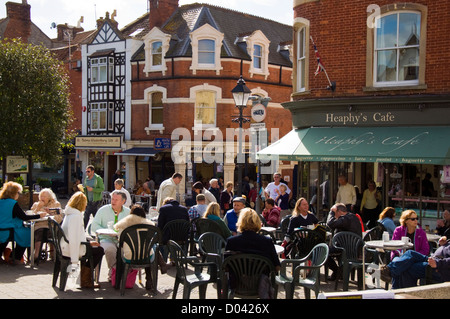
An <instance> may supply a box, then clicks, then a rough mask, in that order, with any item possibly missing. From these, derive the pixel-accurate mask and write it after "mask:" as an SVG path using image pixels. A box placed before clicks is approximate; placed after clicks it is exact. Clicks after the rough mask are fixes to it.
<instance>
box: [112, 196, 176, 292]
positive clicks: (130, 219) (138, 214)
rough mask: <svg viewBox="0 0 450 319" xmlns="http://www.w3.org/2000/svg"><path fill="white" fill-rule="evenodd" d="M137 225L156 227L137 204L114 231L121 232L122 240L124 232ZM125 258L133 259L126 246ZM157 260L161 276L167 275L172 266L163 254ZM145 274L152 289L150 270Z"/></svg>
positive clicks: (148, 286)
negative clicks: (166, 261) (165, 260)
mask: <svg viewBox="0 0 450 319" xmlns="http://www.w3.org/2000/svg"><path fill="white" fill-rule="evenodd" d="M137 224H147V225H152V226H155V223H154V222H152V221H151V220H148V219H147V218H146V213H145V209H144V208H143V207H142V206H141V205H136V204H135V205H133V206H132V207H131V211H130V214H129V215H128V216H126V217H124V218H123V219H122V220H120V221H118V222H117V223H116V224H115V225H114V229H115V230H116V231H118V232H119V238H120V234H121V233H122V231H123V230H124V229H126V228H127V227H130V226H133V225H137ZM124 256H125V258H127V259H130V258H131V250H130V248H129V247H128V246H127V245H126V246H124ZM156 258H157V260H156V261H157V262H158V266H159V268H160V270H161V274H165V273H166V272H167V269H169V267H170V264H166V263H165V262H164V259H163V258H162V255H161V252H160V253H159V255H158V256H157V257H156ZM145 274H146V277H147V282H146V288H147V289H152V287H151V282H152V281H151V280H150V278H151V277H150V276H151V272H150V268H148V269H147V268H146V269H145Z"/></svg>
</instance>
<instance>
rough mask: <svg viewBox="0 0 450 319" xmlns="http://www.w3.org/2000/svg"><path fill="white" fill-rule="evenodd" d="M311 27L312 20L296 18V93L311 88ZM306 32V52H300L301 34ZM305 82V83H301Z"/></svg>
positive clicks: (304, 40)
mask: <svg viewBox="0 0 450 319" xmlns="http://www.w3.org/2000/svg"><path fill="white" fill-rule="evenodd" d="M309 29H310V22H309V20H307V19H305V18H300V17H297V18H295V19H294V47H295V49H294V50H293V51H294V58H293V60H294V61H295V63H293V66H294V76H293V77H292V79H293V81H292V85H293V91H294V94H295V93H304V92H308V90H309V55H310V50H309V48H310V43H309ZM301 32H304V36H303V49H304V52H300V51H301V48H300V40H301V38H300V34H301ZM302 64H304V68H303V70H304V73H302V71H301V70H302ZM301 84H303V85H301Z"/></svg>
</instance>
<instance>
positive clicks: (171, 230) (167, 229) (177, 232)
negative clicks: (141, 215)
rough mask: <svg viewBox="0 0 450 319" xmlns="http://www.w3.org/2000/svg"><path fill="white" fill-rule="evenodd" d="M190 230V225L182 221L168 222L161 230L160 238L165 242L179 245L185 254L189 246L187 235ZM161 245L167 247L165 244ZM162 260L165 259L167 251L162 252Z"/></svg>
mask: <svg viewBox="0 0 450 319" xmlns="http://www.w3.org/2000/svg"><path fill="white" fill-rule="evenodd" d="M190 230H191V223H190V222H189V221H187V220H184V219H175V220H171V221H170V222H168V223H167V224H166V225H165V226H164V228H163V230H162V236H163V240H164V239H166V240H167V242H168V241H169V240H173V241H174V242H176V243H177V244H178V245H180V246H181V247H182V248H183V250H184V252H185V253H186V254H187V251H188V246H189V234H190ZM163 245H167V243H163ZM163 252H164V259H165V260H166V259H167V253H168V252H167V250H166V249H165V250H164V251H163Z"/></svg>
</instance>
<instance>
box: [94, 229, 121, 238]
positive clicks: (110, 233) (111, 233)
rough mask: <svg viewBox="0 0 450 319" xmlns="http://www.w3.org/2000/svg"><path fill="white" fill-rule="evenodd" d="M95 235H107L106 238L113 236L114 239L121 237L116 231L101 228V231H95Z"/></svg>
mask: <svg viewBox="0 0 450 319" xmlns="http://www.w3.org/2000/svg"><path fill="white" fill-rule="evenodd" d="M95 233H96V234H97V235H106V236H112V237H117V236H119V234H118V233H117V232H116V231H115V230H114V229H109V228H101V229H97V230H96V231H95Z"/></svg>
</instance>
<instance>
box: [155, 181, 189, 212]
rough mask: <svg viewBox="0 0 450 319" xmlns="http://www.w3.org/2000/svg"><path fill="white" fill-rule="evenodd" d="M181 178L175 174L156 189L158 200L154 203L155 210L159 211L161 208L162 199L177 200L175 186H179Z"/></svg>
mask: <svg viewBox="0 0 450 319" xmlns="http://www.w3.org/2000/svg"><path fill="white" fill-rule="evenodd" d="M182 179H183V176H182V175H181V174H180V173H175V174H173V175H172V177H171V178H169V179H166V180H165V181H163V182H162V183H161V185H159V189H158V199H157V202H156V209H157V210H158V211H159V209H160V208H161V206H162V203H163V201H164V199H166V198H167V197H170V198H173V199H177V185H178V184H180V182H181V180H182Z"/></svg>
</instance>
